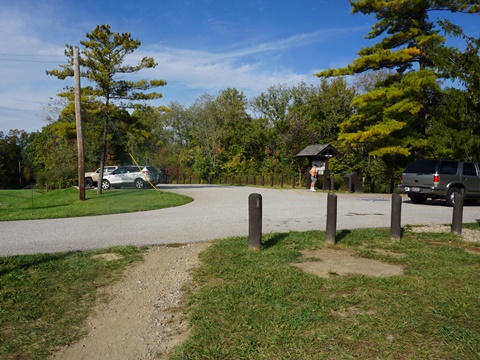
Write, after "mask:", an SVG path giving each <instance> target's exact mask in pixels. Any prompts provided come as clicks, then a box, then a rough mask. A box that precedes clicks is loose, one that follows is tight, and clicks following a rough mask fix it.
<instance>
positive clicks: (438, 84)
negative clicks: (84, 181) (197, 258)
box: [0, 0, 480, 192]
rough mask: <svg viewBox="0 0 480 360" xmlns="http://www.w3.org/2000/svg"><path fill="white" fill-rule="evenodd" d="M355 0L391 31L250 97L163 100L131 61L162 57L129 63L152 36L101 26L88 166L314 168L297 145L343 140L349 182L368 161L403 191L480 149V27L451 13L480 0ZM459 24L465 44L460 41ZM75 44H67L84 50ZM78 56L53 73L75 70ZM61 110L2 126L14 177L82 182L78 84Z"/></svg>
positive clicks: (85, 110)
mask: <svg viewBox="0 0 480 360" xmlns="http://www.w3.org/2000/svg"><path fill="white" fill-rule="evenodd" d="M350 3H351V5H352V12H354V13H356V12H357V13H362V14H373V15H375V17H376V20H377V21H376V23H375V25H374V26H373V27H372V30H371V31H370V33H369V34H368V35H367V37H368V38H370V39H378V41H377V42H376V43H375V44H374V45H373V46H371V47H367V48H363V49H361V50H360V51H359V53H358V54H359V56H358V58H357V59H355V60H354V61H353V62H352V63H351V64H350V65H348V66H347V67H345V68H340V69H328V70H325V71H322V72H320V73H318V74H316V75H317V76H318V79H319V80H318V83H317V84H315V85H307V84H305V83H299V84H296V85H284V84H278V85H275V86H272V87H270V88H269V89H267V90H266V91H265V92H263V93H261V94H260V95H258V96H256V97H253V98H250V99H249V98H247V97H246V96H245V95H244V93H243V92H242V91H239V90H238V89H235V88H227V89H225V90H222V91H220V92H219V93H218V94H214V95H211V94H204V95H202V96H201V97H199V98H198V99H197V100H196V101H195V102H194V103H193V104H192V105H189V106H187V105H184V104H181V103H178V102H172V103H170V104H168V105H167V106H161V107H153V106H149V105H148V103H147V101H148V100H151V99H158V98H160V97H161V94H159V93H156V92H146V90H149V89H151V88H155V87H159V86H164V85H166V82H165V81H163V80H149V81H146V80H141V81H136V82H129V81H126V80H125V76H124V75H125V74H130V73H134V72H137V71H140V70H142V69H144V68H149V67H155V66H156V63H155V62H154V60H153V59H151V58H144V59H142V61H141V62H140V63H139V64H138V65H137V66H131V67H127V66H125V65H124V64H123V61H124V60H125V58H126V56H128V55H129V54H131V53H133V52H134V51H135V50H136V49H137V48H138V47H139V46H140V42H139V41H138V40H136V39H133V38H132V37H131V35H130V34H117V33H114V32H112V31H111V29H110V26H108V25H100V26H97V28H96V29H95V30H94V31H92V33H89V34H87V40H85V41H81V42H80V44H81V45H82V49H81V62H80V64H81V66H82V69H83V71H82V76H83V77H84V78H86V79H88V81H89V84H90V85H89V86H88V87H86V88H84V89H83V90H82V118H83V123H84V136H85V139H86V141H85V150H86V166H87V168H89V169H91V170H94V169H96V168H98V167H99V166H101V165H104V164H125V163H131V158H130V154H132V155H133V156H134V157H135V158H136V159H137V161H138V162H139V163H143V164H149V165H154V166H156V167H157V168H159V169H162V170H163V171H165V172H166V173H167V174H168V177H169V178H170V179H176V178H180V177H182V176H183V177H185V176H186V177H189V176H194V177H196V178H199V179H203V180H204V181H207V180H208V179H215V178H220V177H222V176H230V175H232V176H233V175H242V174H245V175H272V174H281V175H285V176H288V177H290V176H293V175H295V174H297V175H298V174H303V173H304V172H305V170H306V166H307V161H306V159H299V158H296V157H295V155H296V154H297V153H298V152H299V151H300V150H302V149H303V148H304V147H306V146H307V145H311V144H317V143H330V144H331V145H333V146H334V147H335V148H336V149H337V150H338V151H339V152H340V153H341V154H342V156H341V157H339V158H336V159H332V161H331V162H330V168H331V173H332V174H333V175H334V176H335V177H338V178H339V179H336V180H335V183H336V184H341V183H342V181H341V177H342V176H343V175H344V174H346V173H349V172H353V171H355V172H357V173H358V174H359V175H360V177H361V178H363V179H364V180H366V181H368V180H369V179H375V181H376V184H377V186H378V187H377V189H376V190H377V191H385V192H389V191H393V188H394V184H395V182H398V180H399V177H400V174H401V171H402V169H403V168H404V166H405V165H406V164H407V163H408V162H409V161H411V160H413V159H415V158H419V157H435V158H458V159H468V160H473V161H478V160H479V159H480V137H479V136H478V134H480V119H479V114H480V95H479V94H480V61H479V47H480V38H479V37H476V36H471V35H469V34H466V33H464V31H463V29H462V27H461V26H459V25H457V24H454V23H452V22H451V21H450V20H448V16H447V15H448V14H451V13H462V14H463V15H462V16H478V14H479V13H480V5H479V1H474V0H469V1H459V0H450V1H448V0H441V1H440V0H436V1H435V0H413V1H412V0H409V1H406V0H395V1H372V0H359V1H350ZM441 14H445V16H443V17H441ZM447 38H453V39H455V40H456V42H455V43H456V44H459V45H458V46H455V47H454V46H450V45H447V41H446V40H447ZM72 49H73V47H72V46H70V45H68V46H67V49H66V51H65V55H66V56H67V57H68V58H69V59H70V60H72V57H71V54H72ZM71 65H72V62H71V61H70V63H69V64H68V65H65V66H63V67H62V69H60V70H50V71H47V74H48V75H52V76H57V77H58V78H60V79H64V78H66V77H68V76H72V75H73V73H72V67H71ZM120 75H121V76H120ZM48 110H49V111H47V112H46V116H45V117H46V119H47V120H48V125H47V126H45V127H44V128H42V130H41V131H39V132H34V133H31V134H27V133H25V132H23V131H20V130H11V131H10V132H9V133H8V134H4V133H1V132H0V156H1V157H2V159H1V160H2V162H1V163H0V175H3V176H0V187H19V186H22V185H25V184H26V183H31V182H35V183H39V184H47V183H48V184H50V185H52V186H70V185H74V184H76V182H77V179H76V169H77V165H76V164H77V162H76V144H75V142H76V135H75V134H76V133H75V131H76V130H75V118H74V111H73V110H74V108H73V92H72V89H70V88H67V89H66V90H65V91H63V92H62V93H60V94H59V97H58V99H57V100H56V102H55V103H54V104H50V106H49V109H48ZM367 188H368V187H367Z"/></svg>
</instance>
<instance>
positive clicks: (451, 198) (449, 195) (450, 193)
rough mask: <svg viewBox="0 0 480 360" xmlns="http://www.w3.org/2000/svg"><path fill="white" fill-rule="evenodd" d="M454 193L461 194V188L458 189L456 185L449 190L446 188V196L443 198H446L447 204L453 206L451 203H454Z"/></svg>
mask: <svg viewBox="0 0 480 360" xmlns="http://www.w3.org/2000/svg"><path fill="white" fill-rule="evenodd" d="M455 194H463V191H462V189H459V188H457V187H454V188H451V189H450V190H448V193H447V198H446V199H445V200H446V204H447V205H448V206H453V205H455Z"/></svg>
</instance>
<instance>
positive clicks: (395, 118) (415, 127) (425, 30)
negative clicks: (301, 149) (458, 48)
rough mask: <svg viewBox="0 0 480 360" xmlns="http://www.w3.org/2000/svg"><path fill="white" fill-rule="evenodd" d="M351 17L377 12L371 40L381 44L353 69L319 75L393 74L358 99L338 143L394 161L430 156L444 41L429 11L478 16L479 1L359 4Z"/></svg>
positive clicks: (373, 0)
mask: <svg viewBox="0 0 480 360" xmlns="http://www.w3.org/2000/svg"><path fill="white" fill-rule="evenodd" d="M350 3H351V5H352V12H353V13H362V14H375V17H376V19H377V22H376V23H375V24H374V26H373V27H372V31H371V32H370V33H369V34H368V36H367V38H369V39H375V38H378V39H379V41H378V42H377V43H376V44H375V45H373V46H371V47H367V48H363V49H361V50H360V51H359V57H358V58H357V59H355V60H354V61H353V62H352V63H351V64H350V65H349V66H347V67H345V68H341V69H329V70H326V71H322V72H320V73H318V74H317V76H319V77H331V76H343V75H352V74H360V73H365V72H369V71H378V70H381V69H389V70H393V71H392V72H390V73H389V75H388V76H387V77H386V78H385V79H384V80H383V81H379V82H378V83H377V84H376V86H375V87H374V88H373V89H372V90H371V91H369V92H367V93H364V94H362V95H360V96H358V97H356V98H355V100H354V101H353V103H352V105H353V107H354V109H355V113H354V115H352V116H351V117H350V118H349V119H348V120H347V121H345V122H343V123H342V124H341V126H340V127H341V134H340V137H339V139H340V140H342V141H343V142H345V143H348V144H351V145H354V144H361V143H363V144H367V147H368V149H369V153H370V154H372V155H378V156H387V157H396V156H397V155H401V156H405V157H408V156H411V155H413V154H428V153H429V152H431V148H432V145H433V144H432V143H431V142H429V141H428V132H429V129H431V128H432V126H434V124H433V123H432V122H433V121H434V120H435V118H436V110H437V106H438V104H439V102H440V100H441V95H442V89H441V87H440V84H439V81H438V80H439V78H440V77H441V76H443V75H442V72H441V71H439V70H438V67H437V64H436V63H435V59H436V58H437V57H436V56H435V54H437V53H438V52H439V51H440V50H441V49H442V48H444V42H445V38H444V37H443V36H442V35H441V34H440V28H439V27H438V26H436V23H435V22H434V20H432V19H430V17H429V15H430V13H431V12H433V11H436V12H437V14H438V12H439V11H449V12H465V13H476V12H479V11H480V8H479V5H478V1H448V0H443V1H440V0H438V1H435V0H390V1H387V0H357V1H353V0H352V1H350Z"/></svg>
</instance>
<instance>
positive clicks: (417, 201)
mask: <svg viewBox="0 0 480 360" xmlns="http://www.w3.org/2000/svg"><path fill="white" fill-rule="evenodd" d="M410 200H411V201H412V203H414V204H425V202H426V201H427V198H426V197H425V196H415V195H412V196H410Z"/></svg>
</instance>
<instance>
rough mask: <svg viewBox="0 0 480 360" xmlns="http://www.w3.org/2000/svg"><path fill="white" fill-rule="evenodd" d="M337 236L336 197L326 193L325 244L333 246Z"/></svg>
mask: <svg viewBox="0 0 480 360" xmlns="http://www.w3.org/2000/svg"><path fill="white" fill-rule="evenodd" d="M336 235H337V195H335V194H334V193H328V197H327V229H326V241H327V244H335V243H336V239H335V238H336Z"/></svg>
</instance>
